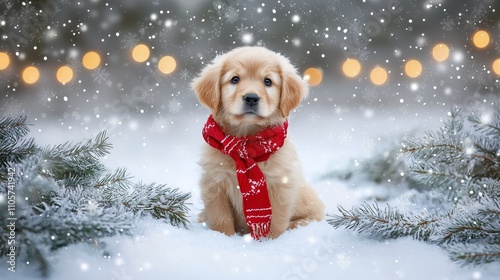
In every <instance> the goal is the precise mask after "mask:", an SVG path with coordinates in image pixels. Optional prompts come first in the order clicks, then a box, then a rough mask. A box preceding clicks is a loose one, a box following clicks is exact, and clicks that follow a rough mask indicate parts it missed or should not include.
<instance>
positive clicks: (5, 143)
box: [0, 116, 38, 181]
mask: <svg viewBox="0 0 500 280" xmlns="http://www.w3.org/2000/svg"><path fill="white" fill-rule="evenodd" d="M28 132H29V128H28V124H27V123H26V116H21V117H18V118H7V117H3V118H1V119H0V168H1V170H0V181H4V180H5V179H6V178H7V167H9V166H12V164H17V163H20V162H21V161H23V160H24V159H25V158H27V157H28V156H31V155H33V154H35V153H36V151H37V149H38V148H37V147H36V146H35V144H34V140H33V139H32V138H31V139H23V137H25V136H26V135H27V134H28Z"/></svg>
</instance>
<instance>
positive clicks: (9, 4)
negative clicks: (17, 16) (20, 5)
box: [0, 0, 13, 10]
mask: <svg viewBox="0 0 500 280" xmlns="http://www.w3.org/2000/svg"><path fill="white" fill-rule="evenodd" d="M0 3H3V4H4V5H5V7H6V8H7V10H10V8H12V6H13V5H12V3H11V2H10V1H7V0H2V1H0Z"/></svg>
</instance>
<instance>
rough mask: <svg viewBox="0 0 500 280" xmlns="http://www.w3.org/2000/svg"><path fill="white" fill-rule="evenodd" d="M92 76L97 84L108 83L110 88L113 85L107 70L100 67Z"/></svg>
mask: <svg viewBox="0 0 500 280" xmlns="http://www.w3.org/2000/svg"><path fill="white" fill-rule="evenodd" d="M91 76H92V78H93V79H94V82H97V83H99V84H102V83H106V85H108V86H109V85H110V84H111V81H110V80H108V77H109V73H108V72H106V69H103V68H102V67H98V68H97V69H96V70H94V71H93V72H92V74H91Z"/></svg>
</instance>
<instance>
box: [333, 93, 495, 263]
mask: <svg viewBox="0 0 500 280" xmlns="http://www.w3.org/2000/svg"><path fill="white" fill-rule="evenodd" d="M498 101H500V100H498ZM497 103H498V102H497V101H494V102H492V103H491V108H479V106H484V105H483V104H479V105H477V104H476V105H475V106H476V107H475V108H455V109H453V110H452V111H451V112H450V113H449V116H450V119H449V120H447V121H445V122H444V126H443V127H442V128H441V129H440V130H438V131H430V132H426V133H425V134H424V135H423V136H421V137H412V138H410V139H406V140H404V141H402V142H403V143H402V144H401V146H402V147H401V148H400V152H401V156H404V157H406V160H405V161H404V163H405V164H404V168H405V170H404V174H405V176H408V177H410V178H412V179H413V180H415V181H416V182H418V183H420V184H421V185H423V186H425V187H424V188H421V189H420V190H421V193H422V195H421V196H422V197H426V194H430V193H434V194H435V193H438V194H440V195H441V196H442V197H443V198H444V199H438V200H436V202H434V204H436V205H427V204H422V205H419V206H421V209H423V211H422V210H421V211H419V212H417V213H413V212H410V211H401V210H399V209H397V208H394V207H392V206H390V205H387V206H386V207H385V208H384V209H381V208H379V207H378V204H377V203H376V202H375V203H374V204H368V203H363V204H361V205H359V206H355V207H353V208H352V210H349V211H348V210H345V209H344V208H342V207H339V208H338V209H339V212H340V214H336V215H330V219H329V220H328V222H329V223H330V224H331V225H333V226H334V227H336V228H338V227H345V228H347V229H350V230H354V231H357V232H359V233H367V234H368V235H370V236H374V237H377V238H398V237H402V236H412V237H413V238H415V239H418V240H422V241H426V242H430V243H432V244H438V245H439V246H441V247H443V248H444V249H445V250H447V251H448V252H449V254H450V258H451V259H452V260H454V261H457V262H459V263H460V264H463V265H480V264H484V263H489V262H493V261H500V107H499V106H498V105H496V104H497ZM443 201H444V203H443ZM431 203H432V202H431ZM425 209H433V210H434V212H433V214H429V212H428V211H427V210H425Z"/></svg>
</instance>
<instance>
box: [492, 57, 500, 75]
mask: <svg viewBox="0 0 500 280" xmlns="http://www.w3.org/2000/svg"><path fill="white" fill-rule="evenodd" d="M492 68H493V72H495V74H497V76H500V58H497V59H496V60H495V61H493V65H492Z"/></svg>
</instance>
